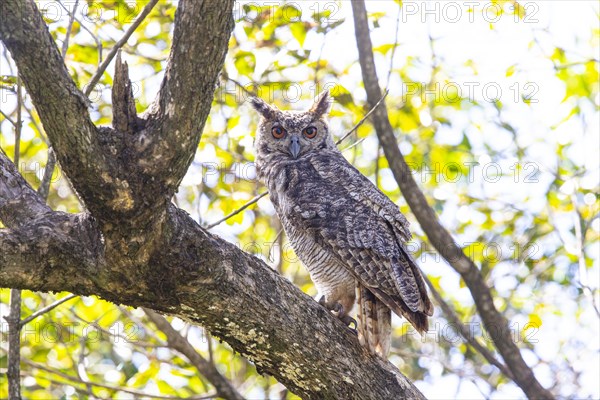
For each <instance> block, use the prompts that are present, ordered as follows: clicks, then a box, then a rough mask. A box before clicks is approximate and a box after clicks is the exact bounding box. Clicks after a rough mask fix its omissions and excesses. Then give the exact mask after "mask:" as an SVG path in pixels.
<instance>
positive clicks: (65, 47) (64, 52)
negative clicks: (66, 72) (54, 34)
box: [62, 0, 79, 60]
mask: <svg viewBox="0 0 600 400" xmlns="http://www.w3.org/2000/svg"><path fill="white" fill-rule="evenodd" d="M78 5H79V0H75V5H74V6H73V12H72V13H71V16H70V17H69V26H67V34H66V36H65V41H64V42H63V45H62V56H63V60H64V59H65V57H66V56H67V50H68V49H69V40H70V39H71V30H72V29H73V21H75V13H76V12H77V6H78Z"/></svg>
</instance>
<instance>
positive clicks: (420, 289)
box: [250, 91, 433, 356]
mask: <svg viewBox="0 0 600 400" xmlns="http://www.w3.org/2000/svg"><path fill="white" fill-rule="evenodd" d="M250 101H251V104H252V106H253V107H254V108H255V109H256V110H257V111H258V112H259V113H260V115H261V116H262V118H261V121H260V124H259V126H258V130H257V134H256V141H255V143H256V168H257V174H258V178H259V179H260V180H261V181H262V182H263V183H264V184H265V185H266V186H267V188H268V190H269V195H270V198H271V202H272V203H273V205H274V206H275V210H276V211H277V214H278V215H279V218H280V219H281V222H282V225H283V227H284V229H285V233H286V234H287V236H288V237H289V239H290V242H291V243H292V247H293V248H294V251H295V252H296V254H297V255H298V257H299V258H300V260H301V261H302V263H303V264H304V265H305V266H306V267H307V268H308V271H309V273H310V276H311V279H312V280H313V282H314V284H315V285H316V287H317V289H318V290H319V295H320V303H321V304H323V305H324V306H326V307H327V308H328V309H329V310H331V311H334V312H335V313H336V314H337V316H338V317H339V318H340V319H341V320H342V321H344V322H345V323H346V324H350V323H351V322H354V323H355V324H356V321H355V320H354V319H353V318H351V317H350V316H349V315H348V314H349V313H350V311H351V310H352V308H353V306H354V303H355V302H356V300H357V297H358V305H359V307H358V321H359V322H358V333H359V339H360V341H361V343H362V344H363V345H364V346H366V347H367V348H368V349H370V350H371V351H372V352H376V353H378V354H380V355H382V356H387V354H388V352H389V347H390V340H391V317H392V315H391V311H392V310H393V311H394V312H395V313H396V314H397V315H400V316H403V317H404V318H406V319H407V320H408V321H410V323H411V324H412V325H413V326H414V327H415V328H416V329H417V330H418V331H419V332H423V331H426V330H427V316H430V315H432V312H433V307H432V304H431V302H430V300H429V298H428V297H427V290H426V288H425V284H424V282H423V278H422V276H421V272H420V270H419V268H418V267H417V265H416V263H415V261H414V260H413V259H412V257H411V256H410V254H409V253H408V252H407V250H406V248H405V246H404V244H403V243H404V241H406V240H409V239H410V237H411V234H410V232H409V230H408V221H407V220H406V218H405V217H404V215H402V214H401V213H400V210H399V209H398V207H397V206H396V205H395V204H394V203H393V202H392V201H391V200H390V199H389V198H388V197H387V196H386V195H385V194H383V193H382V192H381V191H380V190H379V189H377V187H376V186H375V185H373V183H371V181H369V179H367V178H366V177H365V176H364V175H362V174H361V173H360V172H359V171H358V170H357V169H356V168H354V167H353V166H352V165H351V164H350V163H348V161H346V159H345V158H344V157H343V155H342V154H341V153H340V151H339V150H338V149H337V147H336V145H335V144H334V142H333V138H332V136H331V134H330V132H329V127H328V125H327V122H326V120H325V117H326V115H327V114H328V113H329V109H330V107H331V99H330V96H329V93H328V92H327V91H326V92H324V93H323V94H322V95H321V96H320V97H319V98H318V99H317V101H316V102H315V105H314V106H313V107H312V108H311V109H310V110H308V111H305V112H293V111H281V110H279V109H278V108H276V107H274V106H271V105H269V104H267V103H265V102H264V101H263V100H261V99H259V98H256V97H255V98H252V99H251V100H250Z"/></svg>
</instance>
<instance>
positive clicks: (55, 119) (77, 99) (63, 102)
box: [0, 0, 119, 204]
mask: <svg viewBox="0 0 600 400" xmlns="http://www.w3.org/2000/svg"><path fill="white" fill-rule="evenodd" d="M0 40H2V41H3V42H4V44H5V46H6V47H7V48H8V50H9V51H10V53H11V55H12V57H13V59H14V61H15V63H16V64H17V67H18V69H19V75H20V76H21V77H22V78H23V81H24V83H25V87H26V88H27V92H28V93H29V95H30V96H31V99H32V101H33V103H34V105H35V107H36V110H37V112H38V115H39V116H40V119H41V121H42V123H43V125H44V129H45V131H46V132H47V134H48V137H49V139H50V141H51V142H52V146H53V147H54V149H55V150H56V152H57V155H58V160H59V161H60V162H61V165H62V167H63V168H64V169H65V171H66V172H67V174H68V175H69V176H70V177H71V180H72V182H73V185H74V186H75V188H76V189H77V191H78V193H79V194H80V195H81V196H82V197H83V200H84V201H86V200H89V199H92V198H93V199H96V200H97V201H98V204H101V203H102V202H106V201H109V202H110V201H111V200H113V199H112V198H107V192H106V191H105V190H103V184H102V177H110V176H112V175H115V174H116V172H117V171H118V169H119V168H118V165H116V166H115V164H114V163H109V162H107V160H106V159H105V152H104V151H103V149H102V146H101V145H100V141H99V137H98V134H97V131H96V127H95V126H94V124H93V123H92V121H91V120H90V117H89V114H88V111H87V108H88V100H87V99H86V98H85V96H84V95H83V94H82V93H81V92H80V91H79V89H78V88H77V86H76V85H75V83H74V82H73V80H72V79H71V77H70V76H69V73H68V71H67V68H66V67H65V64H64V62H63V58H62V56H61V54H60V52H59V50H58V47H57V46H56V43H55V42H54V40H53V38H52V36H51V35H50V32H49V31H48V28H47V27H46V24H45V22H44V20H43V18H42V15H41V14H40V12H39V10H38V9H37V7H36V5H35V2H34V1H33V0H6V1H3V2H2V17H1V18H0ZM75 154H76V156H75ZM90 177H94V178H93V179H94V180H96V184H94V185H90V184H89V183H88V184H87V185H86V184H85V183H86V181H89V179H90ZM98 181H100V182H98Z"/></svg>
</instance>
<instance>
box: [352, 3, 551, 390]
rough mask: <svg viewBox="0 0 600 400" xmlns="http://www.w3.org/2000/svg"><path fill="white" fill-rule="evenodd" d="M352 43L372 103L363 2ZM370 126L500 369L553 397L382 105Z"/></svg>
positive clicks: (373, 77)
mask: <svg viewBox="0 0 600 400" xmlns="http://www.w3.org/2000/svg"><path fill="white" fill-rule="evenodd" d="M352 10H353V15H354V26H355V30H356V42H357V44H358V52H359V58H360V59H359V61H360V66H361V70H362V76H363V81H364V85H365V90H366V92H367V100H368V102H369V104H371V105H374V104H375V103H376V102H377V100H379V99H380V98H381V89H380V87H379V81H378V78H377V72H376V70H375V61H374V58H373V48H372V44H371V37H370V33H369V22H368V19H367V12H366V9H365V3H364V1H362V0H355V1H352ZM372 120H373V125H374V126H375V130H376V131H377V136H378V137H379V141H380V143H381V146H382V147H383V151H384V153H385V157H386V158H387V160H388V163H389V166H390V169H391V170H392V173H393V174H394V178H395V179H396V181H397V183H398V186H399V187H400V190H401V191H402V194H403V196H404V198H405V199H406V201H407V203H408V205H409V206H410V209H411V210H412V212H413V213H414V214H415V217H416V218H417V220H418V221H419V224H420V225H421V227H422V228H423V230H424V231H425V234H426V235H427V237H428V238H429V241H430V242H431V244H432V245H433V246H434V247H435V248H436V250H437V251H438V252H439V253H440V254H441V255H442V256H443V257H444V258H445V259H446V260H447V261H448V263H449V264H450V265H451V266H452V267H453V268H454V269H455V270H456V271H457V272H458V273H460V275H461V277H462V278H463V280H464V281H465V283H466V284H467V287H468V288H469V290H470V291H471V294H472V295H473V299H474V300H475V304H476V306H477V311H478V312H479V315H480V316H481V318H482V320H483V322H484V325H485V328H486V330H487V331H488V332H489V334H490V336H491V338H492V339H493V341H494V344H495V346H496V348H497V349H498V351H499V352H500V354H501V355H502V357H503V358H504V362H505V363H506V366H507V367H508V368H509V369H510V370H511V372H512V374H513V376H514V379H515V383H516V384H517V385H519V387H520V388H521V389H522V390H523V391H524V392H525V394H526V395H527V397H528V398H530V399H551V398H554V396H553V395H552V394H551V393H550V392H549V391H548V390H546V389H545V388H544V387H543V386H542V385H541V384H540V383H539V382H538V380H537V379H536V378H535V375H534V374H533V371H532V370H531V368H529V366H528V365H527V364H526V363H525V360H523V357H522V355H521V352H520V350H519V348H518V347H517V345H516V344H515V343H514V342H513V340H512V336H511V334H510V330H509V328H508V321H507V320H506V319H505V318H504V316H503V315H502V314H500V313H499V312H498V310H497V309H496V307H495V306H494V302H493V298H492V294H491V292H490V289H489V288H488V287H487V285H486V283H485V281H484V279H483V276H482V275H481V272H480V271H479V269H478V268H477V266H476V265H475V264H474V263H473V261H472V260H471V259H470V258H468V257H467V256H466V255H465V254H464V252H463V251H462V249H461V248H460V247H459V246H458V245H457V244H456V243H455V242H454V240H453V239H452V236H451V235H450V233H448V231H447V230H446V229H445V228H444V227H443V226H442V225H441V224H440V222H439V220H438V219H437V216H436V214H435V212H434V211H433V209H432V208H431V207H430V206H429V204H428V203H427V200H426V199H425V195H424V194H423V192H422V191H421V189H419V186H418V185H417V183H416V182H415V180H414V179H413V177H412V174H411V171H410V168H409V167H408V165H407V164H406V162H405V160H404V157H403V156H402V153H400V150H399V149H398V144H397V142H396V138H395V136H394V131H393V128H392V126H391V124H390V121H389V118H388V114H387V108H386V107H385V105H382V106H380V107H378V108H377V109H376V110H375V113H374V114H373V117H372Z"/></svg>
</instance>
